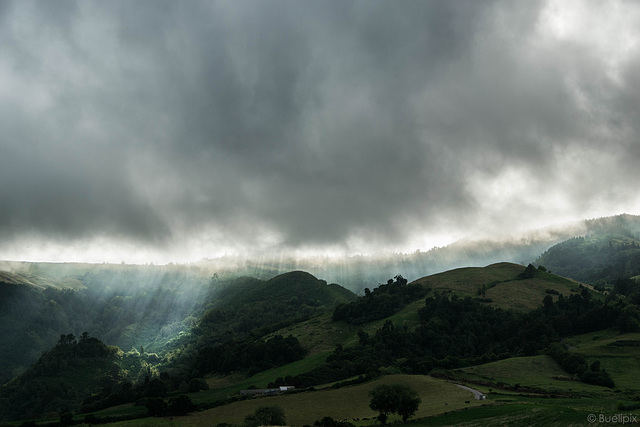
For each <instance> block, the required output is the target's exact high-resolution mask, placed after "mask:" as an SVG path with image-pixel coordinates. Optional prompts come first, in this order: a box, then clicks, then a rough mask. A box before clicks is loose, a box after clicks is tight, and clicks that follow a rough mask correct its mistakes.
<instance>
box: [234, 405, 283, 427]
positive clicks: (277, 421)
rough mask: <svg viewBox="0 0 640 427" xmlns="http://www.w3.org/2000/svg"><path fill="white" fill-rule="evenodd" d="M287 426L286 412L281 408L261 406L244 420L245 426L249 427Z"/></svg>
mask: <svg viewBox="0 0 640 427" xmlns="http://www.w3.org/2000/svg"><path fill="white" fill-rule="evenodd" d="M286 424H287V421H286V418H285V416H284V411H283V410H282V408H280V407H279V406H261V407H260V408H258V409H256V410H255V412H254V413H253V414H251V415H247V417H246V418H245V419H244V425H245V426H247V427H257V426H283V425H286Z"/></svg>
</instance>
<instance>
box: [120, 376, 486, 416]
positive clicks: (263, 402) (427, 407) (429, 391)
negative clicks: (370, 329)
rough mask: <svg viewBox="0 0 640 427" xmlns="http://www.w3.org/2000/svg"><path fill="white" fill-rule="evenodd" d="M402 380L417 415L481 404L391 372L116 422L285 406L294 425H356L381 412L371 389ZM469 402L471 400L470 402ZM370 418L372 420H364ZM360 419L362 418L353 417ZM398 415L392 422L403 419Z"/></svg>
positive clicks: (434, 382) (442, 385)
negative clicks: (416, 400) (328, 421)
mask: <svg viewBox="0 0 640 427" xmlns="http://www.w3.org/2000/svg"><path fill="white" fill-rule="evenodd" d="M390 383H402V384H407V385H409V386H410V387H412V388H413V389H414V390H416V391H417V392H418V393H419V394H420V396H421V398H422V404H421V405H420V408H419V409H418V412H417V413H416V415H415V416H416V417H430V416H434V415H438V414H442V413H444V412H447V411H456V410H462V409H464V408H473V407H476V406H479V405H481V404H482V403H481V402H485V401H479V400H475V399H474V398H473V395H472V393H471V392H468V391H465V390H463V389H461V388H459V387H456V386H455V385H454V384H451V383H448V382H446V381H443V380H439V379H435V378H431V377H428V376H423V375H389V376H385V377H382V378H379V379H377V380H375V381H372V382H370V383H367V384H360V385H357V386H352V387H344V388H340V389H337V390H334V389H330V390H322V391H314V392H301V393H294V394H283V395H280V396H272V397H256V398H253V399H249V400H245V401H242V402H236V403H232V404H229V405H225V406H220V407H217V408H213V409H209V410H207V411H202V412H197V413H194V414H192V415H189V416H187V417H174V418H173V419H172V420H171V419H166V418H165V419H155V418H154V419H145V420H133V421H125V422H120V423H116V424H114V425H117V426H127V427H132V426H150V425H162V426H164V425H166V426H194V427H195V426H202V425H212V426H215V425H217V424H219V423H230V424H241V423H242V422H243V421H244V418H245V417H246V416H247V415H249V414H251V413H253V412H254V411H255V410H256V409H257V408H258V407H260V406H272V405H277V406H279V407H281V408H282V409H283V410H284V412H285V415H286V417H287V424H288V425H290V426H302V425H305V424H313V422H314V421H316V420H319V419H321V418H322V417H325V416H331V417H333V418H334V419H349V420H352V422H354V423H355V424H356V425H374V424H375V417H376V415H377V413H376V412H375V411H373V410H371V409H370V408H369V391H371V390H372V389H373V388H374V387H375V386H377V385H379V384H390ZM466 402H469V403H466ZM363 418H368V420H363ZM354 419H359V420H358V421H353V420H354ZM399 420H400V418H399V417H398V416H396V415H393V416H391V417H390V419H389V422H396V421H399Z"/></svg>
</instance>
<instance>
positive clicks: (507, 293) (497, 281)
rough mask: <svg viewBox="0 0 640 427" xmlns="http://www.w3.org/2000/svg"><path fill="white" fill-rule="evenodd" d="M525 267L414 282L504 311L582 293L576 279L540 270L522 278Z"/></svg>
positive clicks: (469, 271)
mask: <svg viewBox="0 0 640 427" xmlns="http://www.w3.org/2000/svg"><path fill="white" fill-rule="evenodd" d="M522 273H523V267H522V266H521V265H518V264H513V263H506V262H503V263H498V264H492V265H489V266H487V267H466V268H458V269H454V270H451V271H447V272H444V273H438V274H434V275H431V276H426V277H423V278H421V279H418V280H416V281H415V282H414V283H415V284H419V285H422V286H427V287H429V288H431V289H432V290H433V291H440V292H451V293H453V294H456V295H459V296H460V297H472V298H477V299H478V300H480V301H483V302H486V303H488V304H490V305H492V306H496V307H501V308H505V309H518V310H532V309H535V308H537V307H539V306H541V305H542V300H543V298H544V297H545V296H546V295H552V296H553V297H554V298H557V296H558V295H559V294H564V295H570V294H571V293H575V292H580V289H579V286H580V284H579V283H578V282H576V281H574V280H571V279H567V278H564V277H560V276H557V275H554V274H550V273H548V272H547V271H545V270H543V269H537V270H535V271H534V272H533V274H531V275H530V277H522V276H521V275H522Z"/></svg>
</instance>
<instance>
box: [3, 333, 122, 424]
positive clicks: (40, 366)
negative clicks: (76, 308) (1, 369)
mask: <svg viewBox="0 0 640 427" xmlns="http://www.w3.org/2000/svg"><path fill="white" fill-rule="evenodd" d="M117 352H118V349H117V348H115V347H107V346H106V345H104V344H103V343H102V342H101V341H99V340H97V339H95V338H91V337H89V336H88V335H84V336H82V337H80V339H79V340H78V341H76V337H74V336H73V335H71V334H69V335H61V337H60V340H59V342H58V344H57V345H56V346H55V347H53V348H52V349H51V350H50V351H48V352H46V353H44V354H43V355H42V356H41V357H40V358H39V359H38V361H37V362H36V363H34V364H33V365H32V366H31V367H30V368H29V369H27V371H26V372H24V373H23V374H21V375H19V376H18V377H16V378H15V379H14V380H12V381H11V382H9V383H7V384H6V385H4V386H2V388H1V389H0V414H2V418H0V419H12V418H14V417H24V416H25V415H27V417H28V418H36V417H42V416H44V415H45V414H48V413H56V414H61V413H62V412H65V411H68V410H70V409H76V408H78V407H79V406H80V404H81V403H82V401H83V400H84V399H85V398H87V397H89V396H91V395H92V394H93V393H99V392H101V391H102V390H104V389H105V388H106V389H108V388H110V387H112V386H114V385H116V384H118V383H119V382H120V380H121V379H122V375H121V370H120V367H119V366H118V364H117V363H116V359H117Z"/></svg>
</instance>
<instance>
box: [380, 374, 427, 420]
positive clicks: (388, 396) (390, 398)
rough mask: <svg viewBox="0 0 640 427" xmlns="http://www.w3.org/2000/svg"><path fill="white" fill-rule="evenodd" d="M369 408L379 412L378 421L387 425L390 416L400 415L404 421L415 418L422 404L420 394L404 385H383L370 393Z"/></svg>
mask: <svg viewBox="0 0 640 427" xmlns="http://www.w3.org/2000/svg"><path fill="white" fill-rule="evenodd" d="M369 396H370V397H371V402H369V407H370V408H371V409H373V410H374V411H378V412H379V413H380V415H378V419H379V420H380V421H381V422H382V424H385V423H386V422H387V416H388V414H398V415H400V416H401V417H402V421H407V419H408V418H409V417H411V416H413V415H414V414H415V413H416V411H417V410H418V406H420V403H421V402H422V399H420V396H418V393H417V392H416V391H415V390H413V389H412V388H411V387H409V386H407V385H404V384H382V385H379V386H378V387H376V388H374V389H373V390H371V391H370V392H369Z"/></svg>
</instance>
